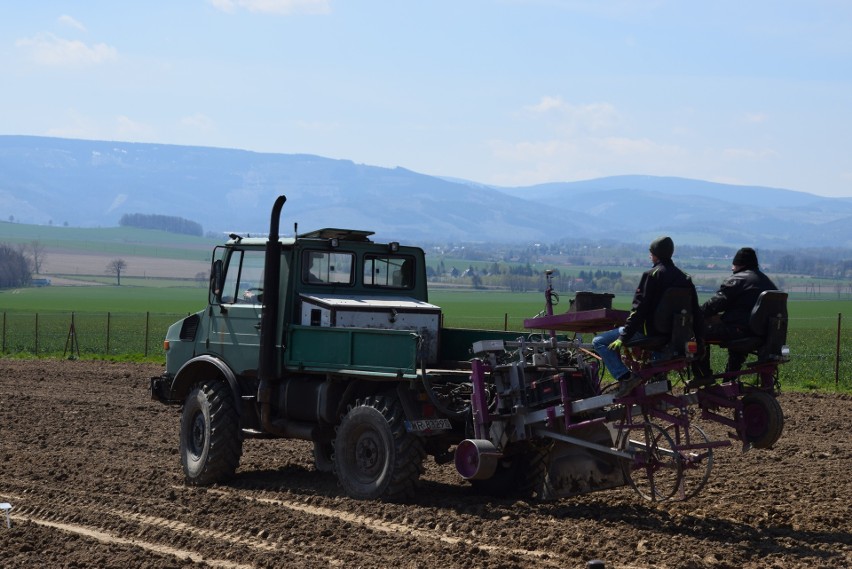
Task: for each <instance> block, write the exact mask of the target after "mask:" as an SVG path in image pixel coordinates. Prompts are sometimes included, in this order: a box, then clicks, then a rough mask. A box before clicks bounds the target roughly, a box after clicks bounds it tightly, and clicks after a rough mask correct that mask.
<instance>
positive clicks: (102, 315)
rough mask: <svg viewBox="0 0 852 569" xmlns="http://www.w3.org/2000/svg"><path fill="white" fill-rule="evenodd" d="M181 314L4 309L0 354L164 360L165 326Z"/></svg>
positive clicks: (178, 318)
mask: <svg viewBox="0 0 852 569" xmlns="http://www.w3.org/2000/svg"><path fill="white" fill-rule="evenodd" d="M185 316H186V315H185V314H164V313H153V312H145V313H138V312H128V313H121V312H84V313H74V312H48V313H32V312H3V314H2V322H0V353H3V354H31V355H34V356H57V355H61V356H66V357H81V356H86V357H95V356H99V357H109V356H113V357H122V356H123V357H127V356H134V357H142V358H151V359H165V352H164V351H163V339H164V338H165V335H166V330H168V327H169V326H170V325H171V324H172V323H174V322H176V321H178V320H180V319H181V318H184V317H185Z"/></svg>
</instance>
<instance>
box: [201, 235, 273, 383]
mask: <svg viewBox="0 0 852 569" xmlns="http://www.w3.org/2000/svg"><path fill="white" fill-rule="evenodd" d="M264 255H265V253H264V251H263V250H262V249H245V250H243V249H233V250H231V251H230V254H229V255H227V256H226V257H225V259H224V264H223V268H224V275H223V276H222V278H221V283H222V290H221V291H219V292H218V293H214V294H213V295H212V298H211V305H210V329H209V336H208V338H207V349H208V350H209V352H210V353H211V354H214V355H217V356H219V357H220V358H222V359H223V360H225V361H226V362H227V363H228V365H229V367H230V368H231V369H232V370H234V371H235V372H237V373H240V374H243V373H248V374H249V375H251V373H252V371H253V370H257V363H258V353H259V349H260V316H261V313H262V309H263V266H264V261H265V256H264Z"/></svg>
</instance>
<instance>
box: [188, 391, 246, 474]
mask: <svg viewBox="0 0 852 569" xmlns="http://www.w3.org/2000/svg"><path fill="white" fill-rule="evenodd" d="M242 453H243V438H242V433H241V431H240V425H239V417H238V415H237V410H236V408H235V407H234V399H233V397H232V396H231V392H230V389H229V388H228V384H227V383H225V382H224V381H211V382H205V383H202V384H199V385H197V386H196V387H194V388H193V389H192V391H190V393H189V395H188V396H187V398H186V401H185V402H184V406H183V412H182V414H181V420H180V462H181V466H183V472H184V475H185V476H186V483H187V484H190V485H192V486H206V485H209V484H214V483H216V482H222V481H225V480H227V479H229V478H231V477H232V476H233V475H234V472H236V470H237V466H239V463H240V456H242Z"/></svg>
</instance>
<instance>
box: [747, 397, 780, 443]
mask: <svg viewBox="0 0 852 569" xmlns="http://www.w3.org/2000/svg"><path fill="white" fill-rule="evenodd" d="M743 421H744V422H745V437H746V442H749V443H751V444H752V446H753V447H754V448H772V445H774V444H775V443H776V442H777V441H778V439H779V438H780V437H781V432H782V431H783V430H784V411H783V410H782V409H781V404H780V403H778V400H777V399H776V398H775V396H774V395H772V394H770V393H766V392H765V391H752V392H751V393H749V394H748V395H746V396H745V397H743Z"/></svg>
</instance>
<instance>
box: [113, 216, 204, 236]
mask: <svg viewBox="0 0 852 569" xmlns="http://www.w3.org/2000/svg"><path fill="white" fill-rule="evenodd" d="M118 225H120V226H121V227H138V228H139V229H159V230H161V231H168V232H169V233H179V234H181V235H194V236H197V237H201V236H202V235H204V232H203V231H202V228H201V224H200V223H196V222H194V221H190V220H188V219H184V218H182V217H176V216H171V215H157V214H147V213H125V214H124V215H122V216H121V219H120V220H118Z"/></svg>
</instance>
